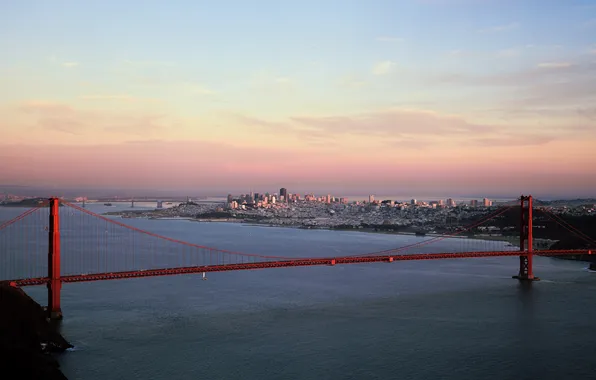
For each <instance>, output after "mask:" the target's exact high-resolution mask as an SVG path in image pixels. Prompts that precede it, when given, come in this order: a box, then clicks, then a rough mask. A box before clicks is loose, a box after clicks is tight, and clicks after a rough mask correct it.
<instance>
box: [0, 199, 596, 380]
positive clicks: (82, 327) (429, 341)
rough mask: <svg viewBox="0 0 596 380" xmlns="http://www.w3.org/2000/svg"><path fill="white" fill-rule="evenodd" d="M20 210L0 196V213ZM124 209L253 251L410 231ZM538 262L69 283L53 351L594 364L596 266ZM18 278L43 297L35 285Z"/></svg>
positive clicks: (313, 363) (355, 243) (110, 359)
mask: <svg viewBox="0 0 596 380" xmlns="http://www.w3.org/2000/svg"><path fill="white" fill-rule="evenodd" d="M90 207H94V210H96V211H101V210H104V208H102V207H103V206H99V205H94V206H90ZM20 211H22V210H18V211H17V210H16V209H2V208H0V220H2V219H6V218H8V217H9V216H11V215H13V214H16V213H18V212H20ZM126 222H127V223H130V224H134V225H135V226H138V227H141V228H145V229H148V230H151V231H155V232H158V233H162V234H165V235H168V236H174V237H177V238H184V239H185V240H189V241H193V242H202V243H204V244H206V245H214V246H217V247H220V248H224V249H233V250H236V249H240V250H242V251H247V252H259V253H263V254H267V253H274V252H276V253H278V254H279V253H284V254H287V255H299V254H302V255H303V254H304V252H310V255H329V254H330V253H332V254H340V253H342V254H352V253H359V252H368V251H375V250H381V249H387V248H392V247H398V246H401V245H404V244H407V243H409V242H411V241H413V240H415V239H420V238H416V237H406V236H393V235H377V234H366V233H357V232H334V231H308V230H294V229H283V228H263V227H250V226H243V225H236V224H218V223H193V222H186V221H154V220H141V219H136V220H131V219H128V220H126ZM455 243H456V241H455V242H454V241H447V242H441V243H439V244H442V246H441V248H444V249H445V250H452V249H453V248H454V247H455V246H457V244H455ZM468 244H481V242H478V243H468ZM439 248H440V247H436V248H435V250H437V249H439ZM535 262H536V264H535V272H536V273H537V274H538V275H540V276H541V277H542V278H543V281H541V282H539V283H535V284H532V286H531V287H523V286H520V284H519V283H518V282H517V281H515V280H513V279H511V275H512V274H515V272H516V270H517V266H518V260H517V258H494V259H473V260H444V261H435V262H399V263H397V262H396V263H391V264H389V263H379V264H364V265H349V266H336V267H312V268H287V269H270V270H259V271H246V272H230V273H213V274H208V281H201V279H200V276H197V275H190V276H173V277H161V278H147V279H137V280H120V281H105V282H97V283H81V284H68V285H65V286H64V287H63V293H62V301H63V312H64V314H65V319H64V321H63V323H62V333H63V335H64V336H65V337H66V338H67V339H68V340H70V341H71V342H72V343H73V344H74V345H75V346H76V349H75V350H74V351H72V352H68V353H65V354H64V355H62V356H61V357H60V361H61V363H62V369H63V371H64V373H65V374H66V375H67V376H68V377H69V378H70V379H127V380H128V379H536V378H541V379H567V378H594V377H595V376H596V372H595V371H596V360H595V359H594V358H595V357H596V344H595V342H596V328H595V327H594V325H593V323H594V322H593V321H595V320H596V274H595V273H590V272H588V271H586V270H585V267H586V265H585V264H583V263H577V262H568V261H559V260H554V259H546V258H536V259H535ZM27 291H28V293H29V294H31V295H32V296H33V297H35V298H36V299H37V300H38V301H39V302H40V303H43V304H45V302H46V300H45V289H44V288H42V287H32V288H27Z"/></svg>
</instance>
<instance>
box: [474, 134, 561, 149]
mask: <svg viewBox="0 0 596 380" xmlns="http://www.w3.org/2000/svg"><path fill="white" fill-rule="evenodd" d="M555 140H556V137H554V136H544V135H524V134H519V135H509V136H499V137H487V138H480V139H472V140H470V141H469V142H468V144H469V145H472V146H487V147H503V146H510V147H516V146H535V145H546V144H548V143H551V142H553V141H555Z"/></svg>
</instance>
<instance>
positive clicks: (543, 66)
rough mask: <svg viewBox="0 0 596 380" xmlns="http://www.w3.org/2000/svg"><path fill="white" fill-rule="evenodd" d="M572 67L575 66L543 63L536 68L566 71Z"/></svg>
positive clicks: (564, 63) (561, 63) (566, 63)
mask: <svg viewBox="0 0 596 380" xmlns="http://www.w3.org/2000/svg"><path fill="white" fill-rule="evenodd" d="M571 66H573V64H572V63H571V62H543V63H539V64H538V65H537V66H536V67H538V68H541V69H565V68H568V67H571Z"/></svg>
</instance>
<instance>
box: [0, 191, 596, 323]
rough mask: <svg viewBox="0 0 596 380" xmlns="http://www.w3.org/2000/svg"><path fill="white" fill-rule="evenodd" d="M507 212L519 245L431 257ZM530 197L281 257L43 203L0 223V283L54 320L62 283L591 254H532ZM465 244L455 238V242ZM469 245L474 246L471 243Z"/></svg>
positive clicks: (523, 270) (528, 274)
mask: <svg viewBox="0 0 596 380" xmlns="http://www.w3.org/2000/svg"><path fill="white" fill-rule="evenodd" d="M512 208H518V209H519V211H520V214H519V215H520V222H519V225H520V231H519V248H512V249H509V250H507V249H505V248H506V247H505V245H504V244H503V242H499V241H484V247H483V248H482V249H479V248H478V244H475V245H473V248H472V249H469V248H467V249H466V248H458V249H456V250H454V251H453V252H433V251H432V249H429V248H428V246H430V245H431V244H432V243H436V242H438V241H441V240H444V239H449V238H455V237H458V236H461V235H463V234H464V233H466V232H468V231H471V230H473V229H475V228H478V227H480V226H482V225H486V224H487V223H488V222H490V221H491V220H494V219H495V218H499V217H502V216H503V215H504V214H505V213H506V212H507V211H510V210H511V209H512ZM538 210H540V211H542V212H543V214H544V215H545V216H546V217H548V218H549V219H550V220H551V221H553V222H556V223H557V224H558V225H559V226H560V227H561V228H563V229H565V230H566V231H568V232H570V233H572V234H574V235H575V236H577V237H579V238H581V239H582V240H584V241H585V242H587V243H589V247H593V248H596V240H594V239H592V238H590V237H589V236H587V235H586V234H585V233H583V232H582V231H580V230H579V229H577V228H575V227H573V226H571V225H570V224H568V223H567V222H566V221H565V220H563V219H562V218H561V217H560V216H558V215H556V214H554V213H551V212H549V211H548V210H545V209H540V208H538ZM533 211H534V208H533V205H532V197H531V196H522V197H521V198H520V203H519V204H517V205H509V206H503V207H500V208H499V209H497V210H496V211H494V212H492V213H490V214H488V215H486V216H485V217H483V218H482V219H480V220H478V221H476V222H474V223H473V224H471V225H470V226H467V227H465V228H461V229H459V230H457V231H455V232H453V233H450V234H448V235H442V236H437V237H431V238H426V239H423V240H421V241H418V242H416V243H414V244H409V245H406V246H402V247H398V248H394V249H389V250H384V251H377V252H370V253H362V254H358V255H348V256H333V257H308V256H306V257H289V256H271V255H259V254H249V253H242V252H234V251H229V250H223V249H216V248H211V247H206V246H202V245H198V244H193V243H189V242H185V241H181V240H177V239H173V238H170V237H166V236H162V235H158V234H155V233H152V232H149V231H145V230H141V229H138V228H136V227H133V226H131V225H127V224H124V223H121V222H119V221H118V220H116V219H112V218H107V217H104V216H102V215H98V214H96V213H93V212H91V211H89V210H87V209H85V208H82V207H79V206H77V205H75V204H72V203H68V202H66V201H62V200H60V199H58V198H50V199H49V200H48V201H47V202H44V203H42V204H40V205H38V206H37V207H35V208H32V209H29V210H27V211H26V212H24V213H22V214H21V215H19V216H17V217H15V218H13V219H12V220H9V221H6V222H3V223H2V222H0V281H2V282H8V283H10V284H11V285H12V286H29V285H46V286H47V288H48V307H47V310H48V313H49V317H50V318H53V319H59V318H61V317H62V310H61V307H60V290H61V287H62V284H63V283H71V282H86V281H103V280H116V279H126V278H139V277H152V276H167V275H178V274H190V273H206V272H221V271H236V270H247V269H264V268H284V267H298V266H314V265H339V264H359V263H376V262H394V261H409V260H439V259H457V258H462V259H463V258H481V257H504V256H519V262H520V264H519V272H518V273H517V275H516V276H514V278H517V279H519V280H523V281H532V280H537V279H538V278H536V277H534V273H533V270H532V259H533V256H534V255H539V256H563V255H582V254H592V252H595V251H596V250H592V249H581V250H577V249H575V250H571V249H566V250H534V244H533V233H532V231H533ZM469 240H470V239H461V242H462V244H465V242H466V241H469ZM475 242H476V243H478V242H479V241H478V240H476V241H475Z"/></svg>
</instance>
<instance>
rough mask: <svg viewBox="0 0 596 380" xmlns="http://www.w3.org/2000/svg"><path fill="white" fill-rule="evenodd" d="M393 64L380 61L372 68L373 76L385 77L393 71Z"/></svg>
mask: <svg viewBox="0 0 596 380" xmlns="http://www.w3.org/2000/svg"><path fill="white" fill-rule="evenodd" d="M395 66H396V64H395V62H392V61H381V62H378V63H376V64H375V65H374V66H373V68H372V73H373V75H387V74H390V73H392V72H393V71H394V70H395Z"/></svg>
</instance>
